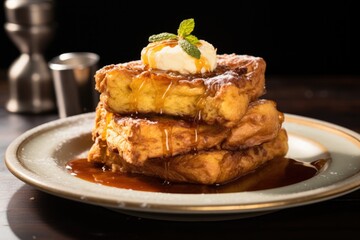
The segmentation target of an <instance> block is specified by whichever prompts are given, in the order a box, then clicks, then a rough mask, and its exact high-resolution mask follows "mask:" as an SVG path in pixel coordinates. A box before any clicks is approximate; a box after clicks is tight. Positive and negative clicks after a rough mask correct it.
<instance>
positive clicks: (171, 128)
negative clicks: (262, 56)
mask: <svg viewBox="0 0 360 240" xmlns="http://www.w3.org/2000/svg"><path fill="white" fill-rule="evenodd" d="M282 123H283V114H282V113H281V112H279V111H278V110H277V109H276V105H275V103H274V102H273V101H270V100H258V101H255V102H252V103H251V104H250V106H249V108H248V111H247V112H246V114H245V116H244V117H243V118H242V119H241V120H240V122H239V123H238V125H237V126H235V127H233V128H225V127H223V126H217V125H208V124H200V123H196V122H189V121H185V120H183V119H176V118H171V117H165V116H146V117H144V118H139V117H137V118H135V117H130V116H121V115H118V114H113V113H110V112H108V111H107V110H106V109H105V108H104V107H103V104H102V103H101V102H100V103H99V105H98V107H97V110H96V126H94V129H93V140H94V141H96V139H97V138H101V139H102V140H103V141H106V142H107V146H108V147H109V148H110V149H112V151H115V152H117V153H118V154H119V155H120V156H121V157H122V158H123V159H125V160H126V161H128V162H129V163H132V164H134V165H142V164H143V163H144V162H145V161H146V160H147V159H149V158H157V157H170V156H176V155H179V154H183V153H187V152H196V151H200V150H204V149H209V148H217V149H228V150H237V149H243V148H248V147H252V146H256V145H259V144H261V143H263V142H266V141H269V140H271V139H273V138H275V137H276V136H277V134H278V133H279V131H280V128H281V125H282Z"/></svg>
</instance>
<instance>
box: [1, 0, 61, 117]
mask: <svg viewBox="0 0 360 240" xmlns="http://www.w3.org/2000/svg"><path fill="white" fill-rule="evenodd" d="M5 11H6V17H7V20H8V22H6V23H5V30H6V31H7V33H8V35H9V37H10V39H11V40H12V41H13V42H14V43H15V45H16V46H17V47H18V48H19V50H20V52H21V55H20V56H19V58H18V59H16V60H15V61H14V62H13V63H12V65H11V66H10V68H9V72H8V78H9V87H10V98H9V100H8V102H7V104H6V108H7V110H8V111H10V112H18V113H20V112H23V113H41V112H48V111H51V110H54V109H56V100H55V94H54V87H53V82H52V77H51V72H50V69H49V67H48V64H47V61H46V60H45V58H44V56H43V51H44V49H45V47H46V46H47V44H48V42H49V41H50V39H51V38H52V36H53V25H54V24H53V1H52V0H6V1H5Z"/></svg>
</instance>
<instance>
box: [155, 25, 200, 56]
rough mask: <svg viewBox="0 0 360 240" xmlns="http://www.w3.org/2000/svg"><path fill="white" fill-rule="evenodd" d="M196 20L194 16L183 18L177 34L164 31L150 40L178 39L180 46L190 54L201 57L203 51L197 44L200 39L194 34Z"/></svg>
mask: <svg viewBox="0 0 360 240" xmlns="http://www.w3.org/2000/svg"><path fill="white" fill-rule="evenodd" d="M194 28H195V21H194V19H193V18H189V19H185V20H183V21H182V22H181V23H180V25H179V28H178V30H177V35H176V34H173V33H168V32H163V33H159V34H155V35H151V36H150V37H149V42H158V41H163V40H177V41H178V44H179V46H180V47H181V48H182V49H183V50H184V51H185V52H186V53H187V54H189V55H190V56H192V57H194V58H196V59H200V56H201V52H200V50H199V49H198V48H197V46H196V44H197V43H198V42H199V39H198V38H197V37H195V36H194V35H192V34H191V33H192V32H193V31H194Z"/></svg>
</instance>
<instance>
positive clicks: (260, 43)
mask: <svg viewBox="0 0 360 240" xmlns="http://www.w3.org/2000/svg"><path fill="white" fill-rule="evenodd" d="M55 2H56V9H55V14H56V15H55V16H56V21H57V29H56V33H55V38H54V40H53V41H52V42H51V43H50V44H49V47H48V50H47V52H46V56H47V57H48V59H50V58H52V57H53V56H56V55H59V54H61V53H64V52H74V51H91V52H96V53H98V54H99V55H100V56H101V63H100V65H105V64H111V63H118V62H125V61H130V60H134V59H139V58H140V51H141V49H142V48H143V47H144V46H146V45H147V43H148V42H147V39H148V37H149V36H150V35H152V34H155V33H160V32H164V31H167V32H176V30H177V27H178V24H179V23H180V22H181V21H182V20H183V19H186V18H190V17H193V18H194V19H195V24H196V26H195V30H194V32H193V33H194V35H195V36H197V37H199V38H202V39H205V40H207V41H208V42H210V43H212V44H213V45H214V46H215V47H216V48H217V49H218V52H219V53H232V52H234V53H237V54H249V55H255V56H261V57H263V58H264V59H265V60H266V62H267V64H268V67H267V74H268V75H315V74H318V75H324V74H359V68H358V66H359V64H360V60H359V57H358V56H359V55H360V44H359V42H360V37H359V36H358V35H359V34H358V33H357V30H358V29H359V25H360V15H359V14H358V8H357V7H356V5H357V4H356V1H347V0H345V1H336V2H334V3H332V2H326V4H314V3H313V2H311V1H288V2H278V1H260V2H259V1H237V2H236V5H234V3H233V2H232V1H220V2H217V4H211V3H207V2H203V3H200V4H198V5H199V6H196V5H195V6H194V4H190V5H189V4H186V3H185V2H184V3H182V4H175V3H167V4H165V3H161V2H160V1H157V2H154V1H148V2H145V3H142V4H139V3H138V2H136V1H111V0H103V1H86V0H76V1H72V0H56V1H55ZM160 5H161V6H160ZM3 34H4V33H3V32H0V39H1V44H0V52H1V58H0V67H1V68H7V67H8V66H9V64H10V62H11V61H13V59H14V58H15V57H16V56H17V49H16V48H15V47H14V45H13V44H12V43H11V42H9V40H8V39H7V38H4V36H3Z"/></svg>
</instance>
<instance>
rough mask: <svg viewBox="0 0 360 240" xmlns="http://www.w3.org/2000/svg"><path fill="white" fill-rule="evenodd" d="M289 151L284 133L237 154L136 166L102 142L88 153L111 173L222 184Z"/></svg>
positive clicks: (200, 155) (216, 152) (185, 156)
mask: <svg viewBox="0 0 360 240" xmlns="http://www.w3.org/2000/svg"><path fill="white" fill-rule="evenodd" d="M287 151H288V136H287V133H286V130H285V129H281V131H280V132H279V134H278V135H277V136H276V138H275V139H273V140H271V141H268V142H265V143H263V144H261V145H258V146H254V147H250V148H246V149H242V150H237V151H229V150H216V149H212V150H204V151H199V152H197V153H196V154H194V153H187V154H182V155H178V156H175V157H166V158H151V159H148V160H147V161H145V162H144V164H143V165H141V166H137V165H134V164H131V163H129V162H128V161H126V160H124V159H123V158H122V157H120V155H119V154H118V153H117V152H114V151H113V150H112V149H109V148H108V147H107V144H106V141H103V140H99V141H96V142H95V144H94V145H93V146H92V148H91V149H90V151H89V154H88V159H89V161H91V162H98V163H103V164H105V165H107V166H108V167H110V168H111V169H112V171H119V172H132V173H140V174H145V175H148V176H154V177H159V178H161V179H165V180H168V181H171V182H188V183H200V184H222V183H226V182H229V181H231V180H234V179H236V178H238V177H240V176H243V175H246V174H248V173H250V172H252V171H254V170H255V169H257V168H258V167H259V166H261V165H263V164H264V163H266V162H267V161H270V160H272V159H275V158H277V157H283V156H285V155H286V153H287Z"/></svg>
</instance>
